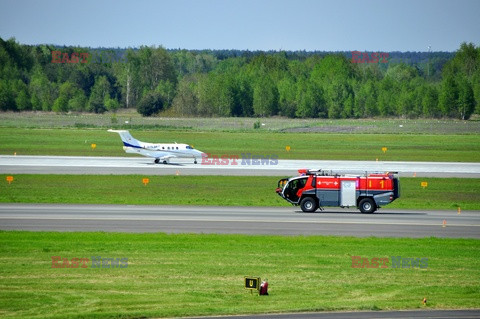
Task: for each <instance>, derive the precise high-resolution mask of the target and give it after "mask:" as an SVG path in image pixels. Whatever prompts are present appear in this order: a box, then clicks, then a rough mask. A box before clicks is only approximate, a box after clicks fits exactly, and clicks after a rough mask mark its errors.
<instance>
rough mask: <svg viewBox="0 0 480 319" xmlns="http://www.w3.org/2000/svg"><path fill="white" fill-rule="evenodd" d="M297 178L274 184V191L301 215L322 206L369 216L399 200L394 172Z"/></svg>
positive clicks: (303, 172)
mask: <svg viewBox="0 0 480 319" xmlns="http://www.w3.org/2000/svg"><path fill="white" fill-rule="evenodd" d="M298 173H299V174H300V176H295V177H291V178H284V179H281V180H279V181H278V188H277V189H276V192H277V194H278V195H280V196H281V197H282V198H284V199H285V200H286V201H287V202H289V203H291V204H292V205H300V208H301V209H302V211H304V212H314V211H316V210H317V208H320V209H321V210H322V207H357V208H358V209H360V211H361V212H362V213H373V212H375V211H376V210H377V209H378V208H380V207H382V206H385V205H387V204H390V203H391V202H393V201H394V200H395V199H397V198H399V197H400V181H399V178H398V173H396V172H395V173H392V172H389V173H367V172H364V173H362V174H348V173H346V172H335V171H330V170H321V169H320V170H310V169H300V170H298Z"/></svg>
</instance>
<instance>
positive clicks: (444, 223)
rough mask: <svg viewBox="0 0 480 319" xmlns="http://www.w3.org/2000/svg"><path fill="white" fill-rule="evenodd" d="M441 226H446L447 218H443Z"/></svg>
mask: <svg viewBox="0 0 480 319" xmlns="http://www.w3.org/2000/svg"><path fill="white" fill-rule="evenodd" d="M442 227H447V220H446V219H444V220H443V225H442Z"/></svg>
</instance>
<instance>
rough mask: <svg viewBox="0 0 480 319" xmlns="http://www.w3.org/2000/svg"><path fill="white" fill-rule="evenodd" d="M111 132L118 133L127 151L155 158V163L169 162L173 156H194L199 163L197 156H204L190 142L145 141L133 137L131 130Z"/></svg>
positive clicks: (194, 159)
mask: <svg viewBox="0 0 480 319" xmlns="http://www.w3.org/2000/svg"><path fill="white" fill-rule="evenodd" d="M108 131H109V132H113V133H118V134H119V135H120V138H121V139H122V141H123V149H124V150H125V152H127V153H134V154H140V155H143V156H147V157H153V158H155V163H156V164H158V163H160V162H162V163H163V164H169V163H170V159H171V158H193V162H194V163H195V164H197V158H202V154H203V152H200V151H199V150H196V149H194V148H193V147H191V146H190V145H188V144H177V143H174V144H153V143H144V142H141V141H139V140H136V139H134V138H133V136H132V135H130V132H129V131H125V130H108Z"/></svg>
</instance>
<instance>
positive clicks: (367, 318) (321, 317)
mask: <svg viewBox="0 0 480 319" xmlns="http://www.w3.org/2000/svg"><path fill="white" fill-rule="evenodd" d="M267 298H268V297H267ZM207 318H212V319H286V318H296V319H325V318H332V319H409V318H424V319H427V318H428V319H445V318H458V319H473V318H480V310H405V311H355V312H353V311H352V312H311V313H310V312H309V313H290V314H273V315H251V316H249V315H247V316H224V317H222V316H218V317H189V319H207Z"/></svg>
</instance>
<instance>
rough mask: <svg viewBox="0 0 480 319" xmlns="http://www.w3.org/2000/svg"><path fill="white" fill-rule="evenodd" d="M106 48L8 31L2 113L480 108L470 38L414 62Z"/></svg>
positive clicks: (342, 112) (342, 113)
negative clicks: (23, 37)
mask: <svg viewBox="0 0 480 319" xmlns="http://www.w3.org/2000/svg"><path fill="white" fill-rule="evenodd" d="M52 51H61V56H60V57H63V60H62V59H59V57H58V54H57V56H56V60H55V62H59V61H61V62H64V63H52ZM84 52H89V54H90V57H91V58H90V59H89V60H88V61H87V62H86V63H82V62H80V61H78V59H76V60H75V61H74V60H73V59H72V60H71V62H76V63H68V57H72V56H75V55H76V54H77V53H84ZM98 52H100V51H99V49H97V50H96V51H95V50H92V49H90V50H89V49H86V48H78V47H63V48H56V47H54V46H48V45H38V46H26V45H20V44H18V43H17V42H16V41H15V40H14V39H9V40H7V41H4V40H3V39H1V38H0V110H3V111H7V110H13V111H24V110H43V111H55V112H70V111H74V112H84V111H86V112H96V113H102V112H105V111H115V110H117V109H118V108H120V107H126V108H131V107H135V108H137V110H138V111H139V112H140V113H141V114H143V115H145V116H150V115H153V114H157V113H159V112H162V111H163V112H168V113H169V114H172V115H179V116H258V117H264V116H272V115H281V116H287V117H300V118H306V117H313V118H316V117H319V118H364V117H374V116H384V117H387V116H401V117H453V118H461V119H468V118H469V117H470V116H471V115H472V114H473V113H474V112H475V111H476V112H477V113H480V47H475V46H474V45H473V44H466V43H464V44H462V45H461V47H460V48H459V50H458V51H457V52H456V53H455V54H454V55H453V57H449V58H447V57H446V55H445V53H442V52H440V53H438V54H436V53H432V54H429V55H425V54H426V53H418V54H419V55H420V56H421V57H423V60H421V61H424V62H422V63H410V64H408V63H404V62H395V58H391V59H390V60H389V62H388V63H352V59H351V56H350V58H348V57H347V56H346V55H345V53H337V54H320V53H318V54H302V52H297V53H292V52H268V53H265V52H254V53H252V52H248V51H247V52H246V53H248V54H246V53H245V51H244V54H240V53H238V52H237V51H233V53H234V54H233V53H232V51H213V52H212V51H186V50H171V51H167V50H165V49H163V48H161V47H160V48H155V47H141V48H140V49H127V50H118V49H117V50H101V52H102V53H108V56H109V58H106V59H104V60H102V58H99V56H100V57H106V56H107V55H104V54H102V55H99V54H98ZM229 52H230V55H228V54H227V53H229ZM240 52H242V51H240ZM95 53H97V54H95ZM393 56H394V55H393ZM408 56H409V57H410V58H411V59H413V60H415V55H414V54H413V55H412V54H410V55H408ZM92 57H94V58H95V59H92ZM112 57H116V58H113V59H112ZM412 57H413V58H412ZM425 59H426V60H425ZM416 60H418V59H416ZM83 62H85V61H83Z"/></svg>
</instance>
